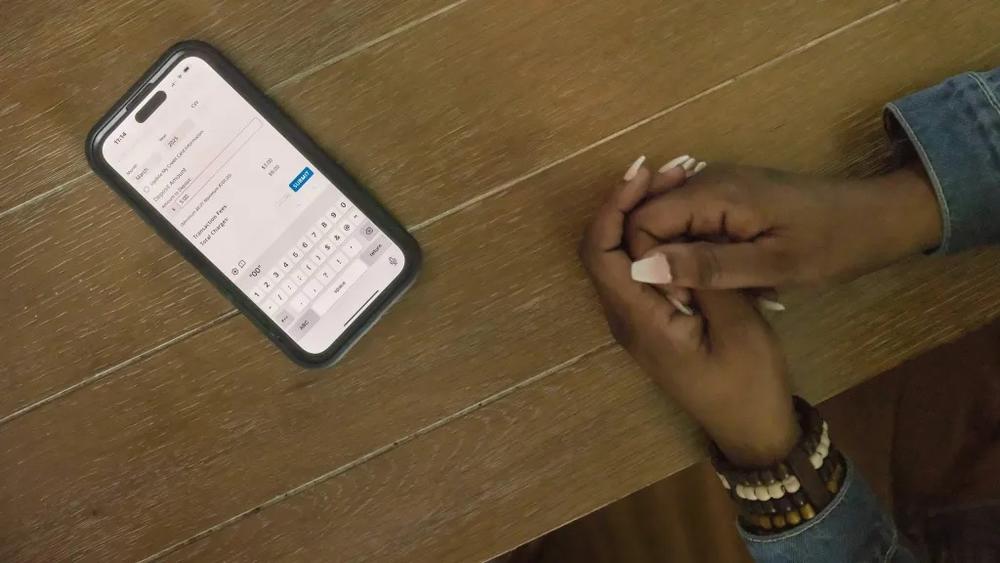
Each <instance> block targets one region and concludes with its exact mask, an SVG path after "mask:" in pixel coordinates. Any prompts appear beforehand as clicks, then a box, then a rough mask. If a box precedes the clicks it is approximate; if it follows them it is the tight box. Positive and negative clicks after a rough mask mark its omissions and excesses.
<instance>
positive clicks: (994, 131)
mask: <svg viewBox="0 0 1000 563" xmlns="http://www.w3.org/2000/svg"><path fill="white" fill-rule="evenodd" d="M998 97H1000V69H994V70H992V71H990V72H985V73H976V72H970V73H967V74H963V75H960V76H956V77H954V78H950V79H948V80H946V81H944V82H942V83H941V84H938V85H937V86H934V87H931V88H928V89H926V90H922V91H920V92H917V93H915V94H911V95H909V96H906V97H905V98H902V99H900V100H897V101H895V102H893V103H891V104H889V105H887V106H886V111H885V122H886V129H887V131H888V132H889V135H890V137H891V138H892V139H893V141H894V142H895V143H896V147H897V149H898V152H899V153H901V154H905V153H909V154H914V153H915V154H916V155H917V156H919V157H920V160H921V161H922V162H923V165H924V169H925V170H926V171H927V175H928V176H929V177H930V181H931V184H932V185H933V186H934V191H935V192H936V193H937V198H938V203H939V204H940V206H941V219H942V225H943V233H942V239H941V240H942V242H941V247H940V248H939V249H938V252H941V253H953V252H958V251H960V250H964V249H966V248H969V247H972V246H977V245H984V244H993V243H1000V102H998Z"/></svg>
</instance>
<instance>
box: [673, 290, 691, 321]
mask: <svg viewBox="0 0 1000 563" xmlns="http://www.w3.org/2000/svg"><path fill="white" fill-rule="evenodd" d="M667 301H670V304H671V305H673V306H674V309H677V310H678V311H680V312H681V313H684V314H685V315H687V316H689V317H693V316H694V311H692V310H691V307H688V306H687V304H686V303H684V302H683V301H681V300H680V299H677V298H676V297H674V296H673V295H668V296H667Z"/></svg>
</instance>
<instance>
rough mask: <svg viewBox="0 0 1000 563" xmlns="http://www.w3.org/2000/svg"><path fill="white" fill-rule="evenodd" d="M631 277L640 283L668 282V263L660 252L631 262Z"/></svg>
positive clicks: (669, 278)
mask: <svg viewBox="0 0 1000 563" xmlns="http://www.w3.org/2000/svg"><path fill="white" fill-rule="evenodd" d="M632 279H633V280H635V281H637V282H642V283H670V280H672V279H674V277H673V276H672V275H671V274H670V263H669V262H667V257H666V256H664V255H662V254H654V255H652V256H650V257H648V258H643V259H642V260H637V261H635V262H632Z"/></svg>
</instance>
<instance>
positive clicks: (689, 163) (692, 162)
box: [682, 157, 698, 172]
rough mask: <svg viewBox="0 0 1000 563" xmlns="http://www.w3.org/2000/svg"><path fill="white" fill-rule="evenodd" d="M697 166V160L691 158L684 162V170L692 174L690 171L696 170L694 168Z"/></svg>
mask: <svg viewBox="0 0 1000 563" xmlns="http://www.w3.org/2000/svg"><path fill="white" fill-rule="evenodd" d="M697 164H698V161H697V160H695V159H693V158H691V157H688V159H687V160H685V161H684V164H683V165H682V166H683V167H684V170H685V171H686V172H690V171H692V170H694V167H695V165H697Z"/></svg>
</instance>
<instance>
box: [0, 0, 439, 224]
mask: <svg viewBox="0 0 1000 563" xmlns="http://www.w3.org/2000/svg"><path fill="white" fill-rule="evenodd" d="M453 1H454V0H393V1H391V2H380V3H379V5H378V6H377V7H375V6H373V5H372V3H371V2H367V1H366V0H335V1H333V2H308V1H304V0H295V1H292V2H284V3H282V5H281V10H280V12H277V11H275V9H274V4H273V2H268V1H265V0H254V1H252V2H242V1H237V0H223V1H219V2H201V1H199V0H183V1H180V2H156V1H154V0H124V1H118V0H116V1H107V0H85V1H78V2H60V1H58V0H55V1H53V0H43V1H37V0H26V1H19V2H11V1H6V0H5V2H4V6H3V15H4V18H5V19H6V20H7V21H9V22H11V23H13V22H16V24H14V25H7V26H5V29H4V30H3V33H2V34H0V83H2V84H3V85H4V87H3V88H2V89H0V118H2V119H3V125H0V132H2V133H3V134H2V136H0V163H3V164H2V165H0V185H2V186H3V187H4V189H3V190H0V213H2V212H3V211H4V210H7V209H10V208H12V207H14V206H15V205H17V204H19V203H22V202H24V201H26V200H28V199H30V198H32V197H35V196H37V195H38V194H39V193H41V192H43V191H46V190H48V189H51V188H53V187H55V186H59V185H61V184H63V183H64V182H68V181H70V180H72V179H74V178H77V177H78V176H80V175H81V174H85V173H89V168H88V167H87V162H86V159H85V158H84V155H83V139H84V137H85V136H86V134H87V131H88V130H89V129H90V127H91V126H92V125H93V124H94V122H96V121H97V119H98V118H99V117H100V116H101V115H102V114H103V113H104V112H105V111H107V109H108V108H109V107H110V106H111V104H112V103H113V102H114V101H115V100H117V99H118V97H119V96H120V95H121V94H122V93H123V92H124V91H125V89H126V88H128V86H130V85H131V84H132V82H133V81H135V79H136V78H138V77H139V75H140V74H142V72H143V71H144V70H146V68H148V67H149V65H150V64H151V63H152V62H153V61H154V60H155V59H156V57H158V56H159V55H160V53H162V52H163V51H164V50H165V49H166V48H167V47H169V46H170V45H172V44H173V43H176V42H177V41H181V40H183V39H190V38H199V39H203V40H206V41H209V42H211V43H213V44H215V45H216V46H218V47H219V48H221V49H223V50H224V51H226V52H227V54H229V55H230V56H232V57H233V58H234V60H235V61H236V63H237V64H238V65H239V66H240V67H241V68H243V69H244V70H245V71H246V72H248V73H249V74H250V76H252V77H253V78H254V79H256V80H257V81H258V84H260V85H261V86H262V87H269V86H272V85H274V84H277V83H279V82H282V81H284V80H288V79H289V78H292V77H293V76H295V75H297V74H298V73H301V72H303V71H306V70H307V69H309V68H310V67H312V66H315V65H320V64H322V63H324V62H327V61H329V60H330V59H332V58H334V57H336V56H338V55H341V54H343V53H344V52H346V51H349V50H350V49H352V48H354V47H356V46H358V45H361V44H364V43H367V42H370V41H372V40H374V39H376V38H378V37H379V36H382V35H384V34H386V33H388V32H391V31H393V30H394V29H396V28H398V27H400V26H403V25H405V24H407V23H409V22H412V21H414V20H418V19H420V18H422V17H424V16H427V15H428V14H430V13H432V12H435V11H436V10H440V9H442V8H443V7H445V6H448V5H449V4H450V3H451V2H453ZM40 170H44V174H39V171H40Z"/></svg>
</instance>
